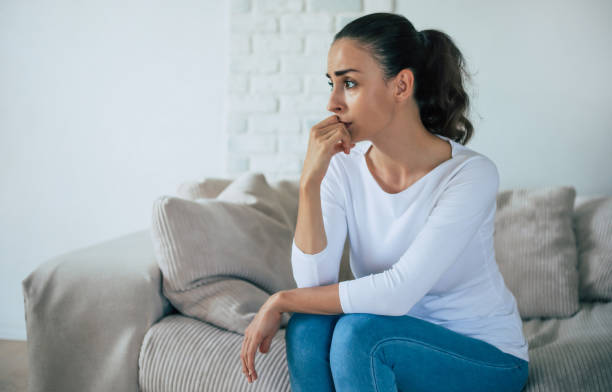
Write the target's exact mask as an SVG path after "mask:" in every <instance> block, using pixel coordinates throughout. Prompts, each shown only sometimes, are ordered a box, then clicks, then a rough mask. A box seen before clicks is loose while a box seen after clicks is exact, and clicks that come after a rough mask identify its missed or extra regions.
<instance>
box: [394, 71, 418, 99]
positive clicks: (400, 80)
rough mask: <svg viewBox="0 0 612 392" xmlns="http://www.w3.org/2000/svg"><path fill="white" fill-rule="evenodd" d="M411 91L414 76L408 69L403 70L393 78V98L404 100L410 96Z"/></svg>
mask: <svg viewBox="0 0 612 392" xmlns="http://www.w3.org/2000/svg"><path fill="white" fill-rule="evenodd" d="M413 90H414V74H413V73H412V70H411V69H410V68H404V69H402V70H401V71H400V72H399V73H398V74H397V75H396V77H395V96H396V97H397V98H398V99H400V100H404V99H407V98H409V97H411V96H412V93H413Z"/></svg>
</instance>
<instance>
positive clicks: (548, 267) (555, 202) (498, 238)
mask: <svg viewBox="0 0 612 392" xmlns="http://www.w3.org/2000/svg"><path fill="white" fill-rule="evenodd" d="M575 198H576V190H575V189H574V187H571V186H559V187H541V188H537V189H512V190H505V191H501V192H499V193H498V195H497V211H496V215H495V257H496V260H497V263H498V265H499V269H500V272H501V273H502V275H503V277H504V281H505V282H506V285H507V286H508V288H509V289H510V291H511V292H512V294H514V296H515V298H516V301H517V305H518V308H519V313H520V314H521V318H522V319H529V318H533V317H569V316H572V315H573V314H575V313H576V312H577V311H578V309H579V306H580V304H579V298H578V269H577V262H578V258H577V250H576V239H575V236H574V231H573V227H572V214H573V209H574V200H575Z"/></svg>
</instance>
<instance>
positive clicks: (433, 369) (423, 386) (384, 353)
mask: <svg viewBox="0 0 612 392" xmlns="http://www.w3.org/2000/svg"><path fill="white" fill-rule="evenodd" d="M330 367H331V372H332V377H333V381H334V384H335V388H336V390H338V391H520V390H521V389H522V388H523V386H524V385H525V383H526V382H527V375H528V362H527V361H524V360H523V359H521V358H518V357H515V356H513V355H510V354H508V353H505V352H503V351H501V350H500V349H498V348H497V347H495V346H493V345H491V344H489V343H487V342H484V341H482V340H479V339H474V338H471V337H468V336H465V335H462V334H459V333H457V332H454V331H451V330H450V329H447V328H444V327H442V326H440V325H437V324H433V323H430V322H428V321H425V320H421V319H418V318H415V317H411V316H381V315H374V314H369V313H350V314H344V315H342V316H341V317H340V318H339V320H338V321H337V323H336V325H335V328H334V332H333V336H332V342H331V346H330Z"/></svg>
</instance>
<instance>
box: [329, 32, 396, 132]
mask: <svg viewBox="0 0 612 392" xmlns="http://www.w3.org/2000/svg"><path fill="white" fill-rule="evenodd" d="M354 42H355V41H352V40H349V39H339V40H338V41H336V42H335V43H334V44H333V45H332V46H331V48H330V49H329V53H328V56H327V77H328V78H329V83H330V85H331V87H330V88H331V96H330V98H329V103H328V104H327V110H329V111H330V112H334V113H335V114H336V115H337V116H338V117H339V118H340V121H342V122H344V123H351V124H350V125H349V126H348V128H347V129H348V131H349V133H350V134H351V136H352V139H353V142H356V141H361V140H370V137H371V136H373V135H375V134H376V133H378V132H379V131H380V130H382V129H385V128H386V126H388V125H389V124H390V123H391V121H392V120H393V115H394V112H395V105H396V102H395V101H394V99H393V94H392V91H393V90H392V89H393V83H389V84H388V86H387V85H385V83H384V81H383V72H382V69H381V68H380V67H379V65H378V63H377V62H376V60H374V58H373V57H372V56H371V55H370V54H369V52H367V51H366V50H365V49H362V48H360V47H358V46H357V45H355V43H354ZM348 69H352V70H354V71H350V72H343V71H345V70H348ZM336 72H337V73H338V74H336Z"/></svg>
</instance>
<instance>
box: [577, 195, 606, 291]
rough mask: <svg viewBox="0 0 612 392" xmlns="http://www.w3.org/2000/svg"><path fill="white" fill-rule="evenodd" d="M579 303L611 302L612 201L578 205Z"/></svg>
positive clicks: (593, 199) (596, 201) (602, 200)
mask: <svg viewBox="0 0 612 392" xmlns="http://www.w3.org/2000/svg"><path fill="white" fill-rule="evenodd" d="M574 229H575V233H576V243H577V247H578V271H579V274H580V300H582V301H610V300H612V241H611V240H612V197H597V198H592V199H590V200H586V201H585V202H583V203H576V206H575V208H574Z"/></svg>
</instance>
